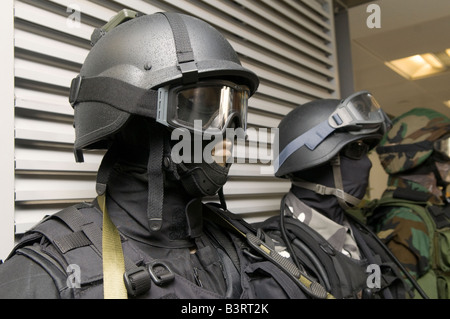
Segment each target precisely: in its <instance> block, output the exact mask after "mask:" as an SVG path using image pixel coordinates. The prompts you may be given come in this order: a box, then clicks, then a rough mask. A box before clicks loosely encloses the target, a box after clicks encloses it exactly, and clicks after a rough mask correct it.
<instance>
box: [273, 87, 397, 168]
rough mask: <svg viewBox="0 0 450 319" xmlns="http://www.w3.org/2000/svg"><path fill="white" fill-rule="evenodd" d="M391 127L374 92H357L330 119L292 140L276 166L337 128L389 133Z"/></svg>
mask: <svg viewBox="0 0 450 319" xmlns="http://www.w3.org/2000/svg"><path fill="white" fill-rule="evenodd" d="M391 127H392V122H391V120H390V119H389V118H388V116H387V115H386V113H384V111H383V110H382V109H381V108H380V105H379V104H378V102H377V101H376V100H375V98H374V97H373V96H372V94H370V93H369V92H367V91H361V92H357V93H354V94H352V95H350V96H349V97H348V98H346V99H345V100H343V101H341V103H339V105H338V106H337V107H336V110H335V111H334V112H333V113H331V115H330V116H329V117H328V119H326V120H325V121H323V122H321V123H319V124H318V125H316V126H315V127H313V128H311V129H310V130H308V131H306V132H305V133H303V134H302V135H300V136H298V137H297V138H295V139H294V140H293V141H291V142H290V143H289V144H288V145H287V146H286V147H285V148H284V149H283V150H282V151H281V152H280V155H279V156H278V159H276V160H275V163H274V164H275V166H274V167H275V168H276V170H278V168H279V167H280V166H281V165H282V164H283V163H284V161H285V160H286V159H287V158H288V157H289V156H291V155H292V154H293V153H294V152H295V151H296V150H298V149H299V148H300V147H302V146H304V145H305V146H306V147H308V148H309V149H310V150H311V151H313V150H314V149H315V148H316V147H317V146H318V145H319V144H320V143H322V141H324V140H325V139H326V138H327V136H328V135H330V134H331V133H333V132H334V131H336V130H340V131H345V132H348V133H350V134H354V135H363V134H370V133H374V132H377V131H379V130H380V129H381V131H380V134H385V133H386V132H387V131H388V130H389V129H390V128H391Z"/></svg>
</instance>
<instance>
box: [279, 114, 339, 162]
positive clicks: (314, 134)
mask: <svg viewBox="0 0 450 319" xmlns="http://www.w3.org/2000/svg"><path fill="white" fill-rule="evenodd" d="M334 130H335V129H334V128H333V127H331V126H330V124H328V119H326V120H325V121H323V122H321V123H319V124H318V125H316V126H314V127H313V128H311V129H310V130H308V131H306V132H305V133H303V134H302V135H300V136H298V137H297V138H295V139H294V140H293V141H291V142H290V143H289V144H288V145H286V147H285V148H284V149H283V150H282V151H281V152H280V155H279V156H278V158H277V159H276V160H275V163H274V167H275V168H276V171H278V169H279V168H280V167H281V165H283V163H284V162H285V161H286V160H287V159H288V158H289V156H291V155H292V154H293V153H294V152H295V151H297V150H298V149H299V148H300V147H302V146H303V145H306V147H308V148H309V149H310V150H311V151H313V150H314V149H315V148H316V147H317V146H318V145H319V144H320V143H322V141H323V140H324V139H325V138H326V137H327V136H328V135H330V134H331V133H332V132H333V131H334Z"/></svg>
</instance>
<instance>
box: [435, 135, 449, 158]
mask: <svg viewBox="0 0 450 319" xmlns="http://www.w3.org/2000/svg"><path fill="white" fill-rule="evenodd" d="M433 149H434V150H435V151H436V152H438V153H440V154H442V155H443V156H444V157H445V158H446V159H447V160H449V161H450V134H449V135H446V136H445V137H443V138H441V139H439V140H437V141H435V142H434V143H433Z"/></svg>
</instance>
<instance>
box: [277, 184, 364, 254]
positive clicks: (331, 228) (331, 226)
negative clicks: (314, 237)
mask: <svg viewBox="0 0 450 319" xmlns="http://www.w3.org/2000/svg"><path fill="white" fill-rule="evenodd" d="M285 203H286V210H290V211H285V214H286V215H293V216H294V217H296V218H297V219H299V220H300V221H301V222H303V223H304V224H306V225H308V226H309V227H311V228H312V229H314V230H315V231H316V232H318V233H319V234H320V235H321V236H322V237H323V238H324V239H325V240H326V241H328V242H329V243H330V245H331V246H333V248H334V249H336V250H337V251H340V252H342V253H343V254H344V255H346V256H348V257H351V258H353V259H357V260H359V259H360V258H361V254H360V252H359V248H358V245H357V244H356V241H355V239H354V237H353V234H352V230H351V227H350V224H349V223H348V221H347V219H346V218H344V222H343V225H340V224H337V223H335V222H334V221H332V220H331V219H329V218H327V217H326V216H324V215H323V214H321V213H319V212H318V211H316V210H315V209H313V208H311V207H309V206H308V205H306V204H305V203H303V202H302V201H301V200H300V199H298V198H297V197H296V196H295V195H294V194H293V193H291V192H289V193H288V194H287V195H286V202H285Z"/></svg>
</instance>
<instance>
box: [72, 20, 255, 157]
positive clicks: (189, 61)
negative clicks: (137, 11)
mask: <svg viewBox="0 0 450 319" xmlns="http://www.w3.org/2000/svg"><path fill="white" fill-rule="evenodd" d="M95 36H96V37H97V38H99V39H95V41H96V43H95V44H94V46H93V48H92V49H91V51H90V52H89V54H88V56H87V58H86V60H85V62H84V64H83V66H82V68H81V71H80V75H79V76H78V77H77V78H75V79H74V80H73V81H72V86H71V93H70V102H71V104H72V106H73V107H74V109H75V119H74V126H75V133H76V140H75V145H74V147H75V150H76V151H77V152H78V153H79V155H81V154H80V153H81V150H82V149H105V148H107V147H108V143H105V141H107V140H108V138H109V137H110V136H111V135H112V134H114V133H116V132H117V131H119V130H120V129H121V128H122V127H123V126H124V124H125V122H127V120H128V119H129V118H130V115H131V114H136V115H141V116H145V117H150V118H154V119H157V117H158V115H159V113H158V114H157V111H158V112H160V110H157V104H158V89H159V88H161V87H163V86H167V85H176V84H180V85H193V84H195V83H198V82H199V81H201V80H202V79H211V78H213V79H214V78H215V79H221V80H229V81H231V82H233V83H235V84H239V85H245V86H246V87H248V88H249V95H252V94H253V93H254V92H255V91H256V89H257V87H258V84H259V81H258V78H257V76H256V74H254V73H253V72H252V71H250V70H247V69H246V68H244V67H242V65H241V64H240V61H239V59H238V56H237V54H236V52H235V51H234V49H233V48H232V47H231V45H230V44H229V42H228V41H227V40H226V39H225V38H224V37H223V36H222V34H220V33H219V32H218V31H217V30H216V29H214V28H213V27H212V26H210V25H209V24H207V23H205V22H204V21H202V20H199V19H196V18H194V17H191V16H187V15H183V14H178V13H156V14H152V15H137V16H136V17H135V18H134V19H129V20H127V21H125V22H123V23H121V24H120V25H118V26H117V27H115V28H113V29H112V30H110V31H108V32H103V31H102V30H100V31H98V30H97V32H96V33H95ZM245 111H246V110H245ZM80 157H81V156H80ZM80 159H81V160H82V158H80Z"/></svg>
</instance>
